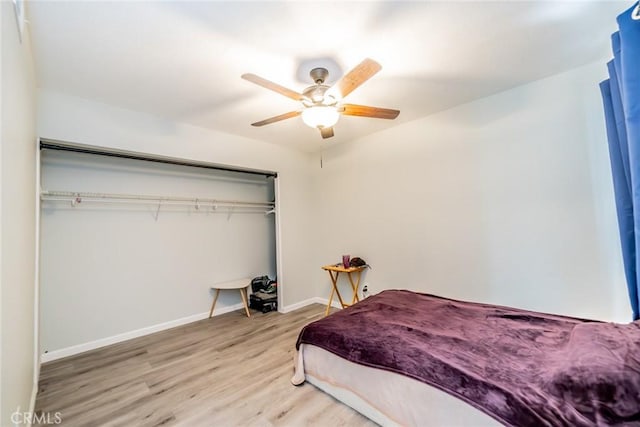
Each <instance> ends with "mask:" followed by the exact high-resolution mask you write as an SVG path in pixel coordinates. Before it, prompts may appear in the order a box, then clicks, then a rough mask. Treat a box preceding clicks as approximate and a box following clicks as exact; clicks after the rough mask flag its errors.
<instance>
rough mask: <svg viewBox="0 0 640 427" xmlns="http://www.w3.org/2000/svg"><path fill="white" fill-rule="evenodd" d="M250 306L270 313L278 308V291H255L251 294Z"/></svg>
mask: <svg viewBox="0 0 640 427" xmlns="http://www.w3.org/2000/svg"><path fill="white" fill-rule="evenodd" d="M249 307H251V308H253V309H254V310H258V311H261V312H263V313H268V312H269V311H271V310H277V309H278V294H277V293H270V294H268V293H266V292H255V293H253V294H251V295H249Z"/></svg>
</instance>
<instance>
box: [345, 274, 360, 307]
mask: <svg viewBox="0 0 640 427" xmlns="http://www.w3.org/2000/svg"><path fill="white" fill-rule="evenodd" d="M348 275H349V283H351V289H353V299H351V305H353V304H355V303H356V302H359V301H360V297H359V296H358V287H359V286H360V276H361V275H362V270H360V271H358V279H357V280H356V283H355V284H354V283H353V278H352V277H351V273H349V274H348Z"/></svg>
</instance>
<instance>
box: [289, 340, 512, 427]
mask: <svg viewBox="0 0 640 427" xmlns="http://www.w3.org/2000/svg"><path fill="white" fill-rule="evenodd" d="M305 380H306V381H308V382H309V383H311V384H313V385H314V386H316V387H318V388H319V389H321V390H323V391H324V392H326V393H328V394H330V395H331V396H333V397H335V398H336V399H338V400H339V401H341V402H343V403H345V404H346V405H349V406H350V407H352V408H353V409H355V410H356V411H358V412H360V413H361V414H363V415H364V416H366V417H368V418H370V419H371V420H373V421H375V422H376V423H378V424H380V425H383V426H396V425H402V426H421V427H444V426H446V427H454V426H473V427H480V426H499V425H501V424H500V423H499V422H498V421H496V420H495V419H493V418H491V417H490V416H488V415H487V414H485V413H484V412H481V411H480V410H478V409H476V408H474V407H473V406H471V405H469V404H467V403H466V402H464V401H462V400H460V399H458V398H456V397H453V396H451V395H450V394H447V393H445V392H443V391H440V390H439V389H437V388H435V387H431V386H429V385H427V384H424V383H422V382H420V381H417V380H415V379H413V378H409V377H406V376H404V375H399V374H395V373H393V372H389V371H385V370H382V369H376V368H370V367H367V366H362V365H358V364H356V363H353V362H349V361H348V360H345V359H342V358H340V357H338V356H336V355H335V354H333V353H331V352H329V351H326V350H324V349H321V348H319V347H316V346H313V345H309V344H301V345H300V349H299V351H298V353H297V355H296V361H295V374H294V376H293V378H292V379H291V382H292V383H293V384H295V385H299V384H301V383H303V382H304V381H305Z"/></svg>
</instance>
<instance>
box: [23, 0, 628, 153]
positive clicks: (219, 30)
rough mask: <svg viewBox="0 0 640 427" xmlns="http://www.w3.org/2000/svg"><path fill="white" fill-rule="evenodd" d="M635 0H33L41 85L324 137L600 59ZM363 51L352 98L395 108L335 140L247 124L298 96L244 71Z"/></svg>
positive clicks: (345, 64) (289, 138)
mask: <svg viewBox="0 0 640 427" xmlns="http://www.w3.org/2000/svg"><path fill="white" fill-rule="evenodd" d="M631 3H632V2H631V1H618V0H611V1H494V2H486V1H446V2H427V1H423V2H405V1H368V2H324V1H323V2H315V1H299V2H293V1H269V2H266V1H260V2H244V1H228V2H224V1H198V2H186V1H142V2H134V1H118V2H116V1H105V2H93V1H91V2H89V1H37V0H33V1H31V2H29V4H28V8H29V12H28V13H29V20H30V26H31V33H32V39H33V45H34V55H35V60H36V67H37V69H36V71H37V76H38V82H39V85H40V87H42V88H46V89H50V90H54V91H58V92H63V93H68V94H71V95H75V96H80V97H84V98H90V99H94V100H98V101H100V102H104V103H108V104H113V105H117V106H121V107H124V108H128V109H132V110H136V111H141V112H147V113H151V114H154V115H157V116H161V117H164V118H167V119H169V120H172V121H178V122H185V123H190V124H194V125H197V126H202V127H206V128H211V129H216V130H221V131H224V132H228V133H231V134H237V135H242V136H245V137H249V138H254V139H260V140H263V141H268V142H271V143H275V144H282V145H285V146H289V147H293V148H297V149H300V150H304V151H316V150H319V149H321V148H322V147H326V146H327V144H335V143H340V142H342V141H347V140H352V139H355V138H359V137H362V136H364V135H367V134H370V133H373V132H376V131H379V130H382V129H385V128H388V127H392V126H397V125H398V124H400V123H403V122H406V121H409V120H413V119H416V118H420V117H424V116H426V115H428V114H431V113H434V112H437V111H441V110H444V109H447V108H450V107H452V106H455V105H458V104H461V103H465V102H468V101H470V100H473V99H477V98H481V97H484V96H487V95H490V94H493V93H497V92H500V91H503V90H506V89H509V88H512V87H514V86H517V85H520V84H522V83H525V82H529V81H533V80H537V79H540V78H543V77H546V76H550V75H553V74H556V73H559V72H562V71H565V70H568V69H571V68H574V67H576V66H579V65H582V64H586V63H589V62H593V61H596V60H600V59H602V58H603V57H604V56H605V55H606V54H607V52H608V51H609V36H610V33H611V32H612V31H613V30H614V29H615V18H616V16H617V14H619V13H620V12H622V11H623V10H625V9H626V8H628V7H630V6H631ZM365 57H370V58H373V59H375V60H376V61H378V62H379V63H380V64H382V66H383V68H382V71H380V72H379V73H378V74H377V75H375V76H374V77H373V78H372V79H371V80H369V81H367V82H366V83H365V84H364V85H362V86H361V87H360V88H358V89H357V90H356V91H354V92H353V93H352V94H351V95H349V97H348V98H347V100H348V101H349V102H350V103H355V104H366V105H373V106H378V107H386V108H394V109H399V110H401V113H400V116H399V117H398V118H397V119H396V120H394V121H388V120H380V119H369V118H359V117H344V116H343V117H342V118H341V119H340V121H339V122H338V124H337V125H336V126H335V134H336V136H335V137H334V138H332V139H328V140H322V139H321V138H320V135H319V134H318V132H317V131H316V130H314V129H311V128H309V127H307V126H305V125H304V124H303V123H302V121H301V119H300V118H294V119H289V120H286V121H282V122H278V123H275V124H271V125H268V126H264V127H261V128H256V127H252V126H250V123H252V122H255V121H258V120H261V119H264V118H267V117H271V116H275V115H277V114H281V113H284V112H288V111H292V110H296V109H298V108H299V105H298V104H297V103H296V102H295V101H293V100H291V99H289V98H285V97H283V96H281V95H279V94H276V93H274V92H271V91H269V90H266V89H264V88H261V87H259V86H256V85H254V84H252V83H249V82H247V81H245V80H242V79H241V78H240V75H241V74H243V73H249V72H250V73H254V74H258V75H260V76H262V77H264V78H267V79H270V80H272V81H275V82H277V83H279V84H281V85H283V86H286V87H289V88H291V89H294V90H297V91H302V89H303V88H304V87H306V86H308V85H310V84H311V80H310V79H307V80H300V79H298V78H296V76H297V75H306V73H307V72H308V69H310V68H312V66H313V65H314V64H316V63H317V64H318V65H322V64H323V63H325V61H326V60H325V59H323V58H329V59H330V60H333V61H335V62H336V63H337V64H338V65H339V67H341V68H342V70H341V71H342V72H343V73H344V72H346V71H348V70H349V69H351V68H352V67H354V66H355V65H356V64H358V63H359V62H360V61H361V60H362V59H364V58H365ZM303 63H304V64H305V66H304V70H302V71H301V70H299V68H300V64H303ZM603 67H604V64H603ZM337 77H338V76H335V75H334V76H330V81H335V79H336V78H337Z"/></svg>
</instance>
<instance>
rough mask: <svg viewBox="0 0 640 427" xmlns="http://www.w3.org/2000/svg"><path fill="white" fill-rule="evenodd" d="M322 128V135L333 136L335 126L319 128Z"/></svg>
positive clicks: (325, 136) (325, 137)
mask: <svg viewBox="0 0 640 427" xmlns="http://www.w3.org/2000/svg"><path fill="white" fill-rule="evenodd" d="M319 129H320V135H322V137H323V138H324V139H327V138H331V137H332V136H333V128H332V127H330V128H319Z"/></svg>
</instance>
